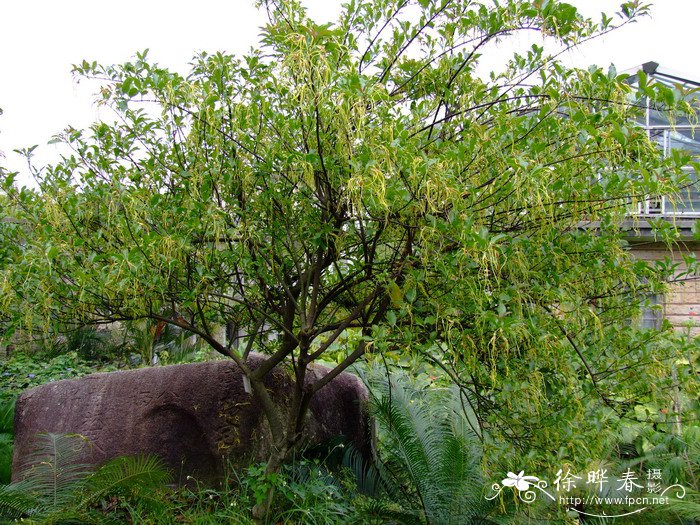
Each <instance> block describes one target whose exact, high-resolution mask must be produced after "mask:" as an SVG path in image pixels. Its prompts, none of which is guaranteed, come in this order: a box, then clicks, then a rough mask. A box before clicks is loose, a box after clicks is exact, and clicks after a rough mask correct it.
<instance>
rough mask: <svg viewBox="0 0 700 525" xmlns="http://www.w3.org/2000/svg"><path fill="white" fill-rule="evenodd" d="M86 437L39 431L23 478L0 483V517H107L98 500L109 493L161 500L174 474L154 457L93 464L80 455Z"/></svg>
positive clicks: (51, 520) (73, 519)
mask: <svg viewBox="0 0 700 525" xmlns="http://www.w3.org/2000/svg"><path fill="white" fill-rule="evenodd" d="M86 445H87V442H86V439H85V438H84V437H82V436H79V435H76V434H68V435H66V434H41V435H39V436H38V438H37V444H36V446H35V449H34V452H33V453H32V454H31V455H30V456H29V457H27V458H26V459H25V461H24V463H23V467H22V470H21V474H20V476H19V477H20V481H17V482H16V483H12V484H10V485H6V486H2V487H0V519H1V518H10V519H12V518H19V517H23V518H25V522H27V523H35V522H40V523H46V524H51V523H105V521H106V519H107V518H106V517H105V515H104V514H102V513H99V512H96V511H95V506H96V503H98V502H99V501H101V500H103V499H107V498H110V497H117V498H123V499H124V500H138V501H139V502H140V503H141V504H142V505H144V504H148V503H149V502H152V503H157V501H158V499H157V498H156V497H155V494H157V490H158V489H161V488H163V486H164V485H165V484H166V483H167V482H168V481H169V480H170V475H169V473H168V472H167V471H166V470H165V469H164V468H163V466H162V463H161V462H160V461H159V460H158V459H156V458H152V457H122V458H116V459H113V460H111V461H109V462H107V463H105V464H104V465H102V466H101V467H100V468H98V469H97V470H94V471H93V470H91V469H90V468H89V467H88V466H87V465H84V464H81V463H80V462H79V461H78V459H79V457H80V455H81V452H82V450H83V447H85V446H86Z"/></svg>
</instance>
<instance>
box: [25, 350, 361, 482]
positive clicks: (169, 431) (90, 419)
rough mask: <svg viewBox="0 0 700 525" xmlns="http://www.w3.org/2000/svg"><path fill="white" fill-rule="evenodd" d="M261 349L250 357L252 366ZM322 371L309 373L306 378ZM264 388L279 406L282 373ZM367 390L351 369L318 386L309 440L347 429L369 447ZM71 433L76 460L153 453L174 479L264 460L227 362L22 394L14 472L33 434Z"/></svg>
mask: <svg viewBox="0 0 700 525" xmlns="http://www.w3.org/2000/svg"><path fill="white" fill-rule="evenodd" d="M261 360H262V357H261V356H256V355H252V356H251V357H250V358H249V363H250V364H251V366H252V367H255V366H256V365H257V363H259V362H260V361H261ZM326 372H327V369H325V368H323V367H314V368H313V369H312V370H310V374H311V376H312V379H313V377H314V376H315V377H320V376H322V375H323V374H324V373H326ZM266 386H267V387H268V390H270V392H271V393H272V395H273V398H274V399H275V401H276V402H278V403H279V404H281V405H282V406H284V403H285V401H286V400H287V398H288V395H289V394H290V393H291V379H290V377H289V375H288V374H287V373H286V372H284V371H282V370H279V369H275V370H273V371H272V373H270V374H268V378H267V380H266ZM366 401H367V391H366V389H365V387H364V385H363V384H362V382H361V381H360V380H359V379H358V378H357V377H355V376H353V375H350V374H341V375H340V376H338V377H337V378H336V379H334V380H333V381H331V382H330V383H329V384H328V385H327V386H326V387H324V388H323V389H322V390H320V391H319V392H318V393H317V394H316V396H315V398H314V399H313V401H312V403H311V407H310V415H309V420H308V422H307V426H306V428H307V430H306V433H305V441H306V442H307V443H308V444H311V445H313V444H319V443H322V442H324V441H325V440H327V439H329V438H331V437H336V436H344V437H345V438H346V439H347V440H349V441H351V442H352V443H353V444H354V445H355V446H356V447H358V448H359V449H360V450H361V451H362V452H363V453H364V454H369V450H370V446H371V445H370V443H371V439H370V433H371V432H370V427H369V421H368V418H367V415H366V410H365V409H366V406H365V405H366ZM42 432H54V433H77V434H81V435H83V436H85V437H87V438H88V439H89V442H90V445H89V446H88V447H86V448H85V452H84V458H82V459H83V461H84V462H86V463H90V464H99V463H101V462H104V461H106V460H108V459H110V458H113V457H117V456H122V455H134V454H140V453H143V454H157V455H158V456H160V457H161V458H163V460H164V461H165V463H166V464H167V465H168V466H169V467H170V468H171V469H172V470H173V473H174V478H175V480H176V481H179V482H184V481H185V479H186V477H187V476H188V475H191V476H194V477H196V478H198V479H202V480H204V481H214V480H216V479H217V478H219V477H220V476H221V475H222V472H223V469H224V465H225V464H226V462H227V461H230V462H231V463H232V464H233V465H234V466H235V465H238V466H242V465H247V464H248V463H249V462H250V461H251V460H264V459H266V454H267V451H268V449H267V446H266V443H268V442H269V441H268V439H267V437H268V434H269V430H268V427H267V422H266V421H265V418H264V416H263V414H262V411H261V409H260V407H259V406H257V403H256V402H255V401H254V399H253V397H252V396H251V395H250V394H247V393H246V392H245V391H244V387H243V378H242V374H241V372H240V369H239V368H238V367H237V366H236V365H235V364H234V363H233V362H232V361H209V362H205V363H196V364H183V365H171V366H163V367H152V368H142V369H138V370H128V371H120V372H110V373H100V374H93V375H90V376H86V377H83V378H80V379H75V380H64V381H56V382H53V383H47V384H45V385H42V386H39V387H37V388H33V389H31V390H28V391H26V392H24V393H23V394H22V395H21V396H20V397H19V399H18V401H17V408H16V413H15V451H14V461H13V475H14V476H15V478H16V477H17V474H18V471H19V467H20V465H21V464H22V458H24V457H26V456H27V454H28V453H30V451H31V450H32V446H33V445H32V444H33V440H34V437H35V436H36V434H38V433H42Z"/></svg>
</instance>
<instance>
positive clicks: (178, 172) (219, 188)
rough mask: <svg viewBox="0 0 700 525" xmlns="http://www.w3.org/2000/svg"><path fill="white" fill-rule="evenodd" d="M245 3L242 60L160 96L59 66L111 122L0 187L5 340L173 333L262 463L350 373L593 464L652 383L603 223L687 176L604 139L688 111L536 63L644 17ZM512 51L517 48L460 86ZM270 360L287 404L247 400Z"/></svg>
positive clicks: (500, 441) (414, 4)
mask: <svg viewBox="0 0 700 525" xmlns="http://www.w3.org/2000/svg"><path fill="white" fill-rule="evenodd" d="M262 7H263V8H266V9H267V11H268V14H269V24H268V25H267V26H266V27H265V28H264V30H263V33H262V37H261V41H260V45H259V47H258V49H257V50H254V51H252V52H250V53H249V54H248V55H246V56H244V57H241V58H239V57H234V56H230V55H226V54H223V53H216V54H206V53H202V54H200V55H198V56H197V57H196V58H195V59H194V62H193V65H192V69H191V71H190V73H189V74H188V75H187V76H186V77H182V76H180V75H179V74H177V73H173V72H171V71H168V70H166V69H163V68H161V67H159V66H158V65H156V64H153V63H151V62H149V60H148V58H147V54H146V53H145V52H144V53H141V54H138V55H137V56H136V59H135V60H134V61H132V62H129V63H126V64H122V65H115V66H102V65H99V64H97V63H95V62H92V63H90V62H83V63H82V64H79V65H77V66H76V67H75V73H76V75H77V76H78V78H81V77H89V78H98V79H100V80H101V81H102V84H101V88H100V93H99V101H100V103H101V104H104V105H106V106H109V107H111V108H113V109H114V111H115V115H116V119H115V120H114V121H111V122H97V123H95V124H94V125H93V126H92V127H91V128H90V129H88V130H77V129H67V130H66V131H65V132H64V133H62V134H61V135H60V136H59V137H57V139H56V140H58V141H60V142H63V143H64V144H66V145H67V146H68V147H69V148H70V149H71V151H72V153H70V154H68V155H65V156H64V157H63V158H62V159H61V160H60V161H59V162H57V163H55V164H53V165H50V166H46V167H44V168H43V169H40V170H39V169H37V170H36V171H35V177H36V179H37V181H38V185H39V189H37V190H27V189H22V190H20V189H18V188H17V187H16V185H15V184H14V180H13V179H14V174H8V173H3V185H2V191H3V193H4V195H3V198H4V199H5V201H6V203H7V206H3V208H2V210H3V211H2V214H3V217H2V222H0V225H1V227H2V236H3V237H2V238H3V243H4V245H5V248H4V249H3V251H2V254H1V255H2V259H0V262H1V263H2V271H3V276H2V279H1V280H0V286H1V287H2V296H1V298H0V309H1V311H2V313H3V316H4V318H6V328H7V330H6V333H7V334H10V333H13V332H16V331H17V330H20V331H24V332H31V331H32V330H37V329H43V330H48V329H49V328H50V327H59V326H60V327H62V329H65V328H66V327H71V326H73V327H75V326H80V325H84V324H88V323H90V324H94V323H112V322H115V321H130V320H138V319H144V318H149V319H153V320H157V321H162V322H167V323H171V324H173V325H177V326H178V327H180V328H182V329H184V330H187V331H189V332H191V333H193V334H196V335H198V336H199V337H200V338H201V339H203V340H204V341H206V342H207V343H208V344H209V345H210V346H211V347H212V348H213V349H214V350H215V351H217V352H219V353H221V354H223V355H225V356H227V357H229V358H231V359H233V360H234V361H235V362H236V363H237V364H238V365H239V366H240V367H241V369H242V370H243V373H244V374H245V375H246V377H247V378H248V380H249V382H250V387H251V392H252V395H254V396H255V397H256V398H257V400H258V402H259V403H260V404H261V406H262V407H263V410H264V413H265V417H266V419H267V422H268V424H269V427H270V431H271V436H272V440H273V443H272V447H271V451H272V452H271V455H270V458H269V462H268V470H270V471H275V470H277V469H278V468H279V466H280V464H281V462H283V461H284V459H285V458H286V457H287V455H288V454H289V452H290V451H291V450H293V449H294V448H295V446H296V445H297V443H298V441H299V439H300V435H301V431H302V429H303V427H304V420H305V416H306V412H307V407H308V404H309V401H310V399H311V398H312V396H314V395H315V394H316V393H317V392H318V391H319V390H320V389H322V388H323V386H324V385H326V384H327V383H328V382H329V381H331V380H332V379H333V378H334V377H335V376H336V375H337V374H339V373H340V372H342V371H344V370H346V369H347V368H348V367H349V366H350V365H352V364H353V363H355V362H356V361H357V360H358V359H360V358H361V357H362V356H364V355H366V354H372V355H376V356H382V357H384V358H387V359H392V358H394V357H397V356H408V357H411V358H417V359H421V360H425V361H427V362H428V363H430V364H431V365H432V366H435V367H437V368H438V369H441V370H442V371H443V372H444V373H446V374H448V375H449V376H450V377H451V378H452V379H453V380H454V381H455V382H456V383H457V384H459V385H460V386H461V387H462V388H463V394H464V401H465V405H467V404H468V405H471V409H472V411H473V413H474V415H475V417H474V427H475V428H474V430H475V432H476V433H477V434H478V435H479V436H480V437H481V438H482V439H483V440H484V442H485V443H486V446H487V447H491V449H490V450H492V451H494V450H498V449H499V448H503V446H504V443H508V444H509V446H511V447H516V449H517V450H518V451H519V453H520V454H521V455H525V456H526V459H527V461H531V462H533V463H535V464H536V463H537V461H545V459H544V458H549V460H550V461H551V460H552V459H553V458H552V451H555V453H556V456H557V459H559V458H568V459H571V457H572V456H573V455H574V454H575V453H580V452H581V450H585V451H586V454H587V455H590V456H591V457H595V454H596V452H598V451H599V450H600V449H602V447H603V446H604V445H605V443H606V439H607V437H609V436H610V434H609V432H614V430H615V425H614V424H613V423H614V421H617V420H619V418H620V417H621V416H623V415H624V414H625V411H626V410H627V409H628V408H629V403H630V400H631V399H633V398H635V396H640V395H648V394H649V391H648V390H649V384H646V383H644V381H645V380H649V381H651V380H653V382H652V383H651V384H653V385H654V386H655V387H657V388H661V387H663V383H662V382H659V380H658V379H659V377H663V374H661V373H660V371H661V370H662V369H663V366H664V359H665V358H666V357H667V355H666V354H664V353H663V349H664V348H668V347H664V346H659V347H658V348H656V350H655V352H656V353H655V354H654V355H653V356H652V354H651V350H652V349H653V345H652V344H651V343H652V342H653V341H651V340H652V339H653V337H652V336H651V335H650V334H648V333H642V332H639V331H637V330H635V329H633V328H632V327H629V326H628V320H629V319H630V317H632V316H633V315H634V314H635V311H638V309H639V299H638V298H639V295H640V294H644V293H648V292H650V291H654V290H657V289H659V288H660V287H662V286H663V279H664V277H665V276H664V274H663V271H660V268H658V267H657V268H655V267H653V266H652V265H650V264H648V263H645V262H642V261H635V260H633V259H632V258H631V257H630V256H629V253H628V252H627V251H626V250H625V241H624V236H623V232H621V230H620V227H619V225H620V222H621V220H622V219H623V218H624V217H625V215H626V213H627V212H628V211H629V206H630V205H631V204H633V203H634V202H635V201H636V200H641V199H644V198H645V197H647V196H649V195H654V194H665V193H672V192H674V191H676V190H677V188H678V187H679V185H682V184H684V183H685V182H687V180H686V179H684V177H687V175H684V173H683V172H682V171H681V170H680V167H681V166H682V165H684V164H686V163H687V161H688V159H687V158H683V157H682V156H675V157H673V158H669V159H665V160H663V159H661V158H659V155H658V153H657V152H656V151H655V148H654V146H653V145H652V144H651V143H650V141H649V140H648V138H647V136H646V134H645V133H644V132H643V131H641V130H639V129H637V128H636V127H635V126H634V125H633V123H632V122H631V119H633V118H634V117H635V115H636V112H637V111H638V106H640V105H641V102H642V100H643V97H649V98H653V99H658V100H664V103H665V104H666V105H667V106H668V107H676V106H678V107H680V109H682V110H688V109H689V107H688V106H687V103H685V102H683V99H682V97H680V96H679V95H678V94H677V93H675V92H674V90H673V89H671V88H667V87H664V86H654V85H650V86H646V85H645V86H644V88H643V89H642V91H641V92H637V93H633V92H632V90H631V89H630V87H629V85H628V84H627V83H626V77H625V76H624V75H618V74H617V73H616V72H615V71H614V70H613V69H611V70H610V71H603V70H601V69H598V68H591V69H589V70H581V69H571V68H567V67H565V66H564V65H563V64H562V63H561V62H560V60H559V56H560V53H561V52H563V51H564V50H566V49H569V48H571V47H573V46H577V45H579V44H582V43H584V42H585V41H586V40H588V39H590V38H594V37H595V36H598V35H600V34H603V33H606V32H608V31H610V30H612V29H614V28H615V27H617V26H620V25H624V24H627V23H630V22H631V21H634V19H635V18H636V17H638V16H641V15H644V14H646V12H647V8H646V7H645V6H643V5H641V4H640V3H639V2H626V3H625V4H623V5H622V6H621V10H620V13H618V15H617V16H616V17H608V16H605V15H604V16H602V19H601V21H600V22H594V21H592V20H589V19H585V18H583V17H582V16H581V15H580V14H579V13H578V12H577V11H576V9H575V8H574V7H572V6H571V5H568V4H566V3H562V2H556V1H548V0H544V1H543V0H537V1H533V2H527V1H520V0H518V1H515V0H511V1H500V2H495V1H494V2H489V1H470V0H461V1H456V0H441V1H439V2H432V1H424V0H419V1H410V0H375V1H372V2H358V1H350V2H349V3H348V4H346V6H345V8H344V11H343V13H342V15H341V16H340V19H339V20H338V22H337V23H335V24H326V25H319V24H317V23H315V22H313V21H312V20H310V19H309V18H308V17H307V16H306V14H305V11H304V9H303V8H302V7H301V5H300V4H299V3H298V2H295V1H285V2H279V3H277V2H273V1H270V2H267V3H265V4H264V5H263V6H262ZM517 33H529V34H533V35H536V36H537V39H536V40H537V41H538V44H533V45H532V46H531V47H528V48H527V49H523V50H521V51H519V52H518V53H516V54H514V55H513V56H512V58H510V59H509V60H507V61H506V62H505V63H504V67H503V68H502V70H501V71H499V72H492V73H490V74H482V75H480V74H477V67H481V68H482V69H483V68H484V67H486V68H488V67H489V62H488V57H489V53H490V52H493V51H494V47H493V46H492V44H493V43H494V42H498V41H501V40H504V39H507V38H508V37H510V36H512V35H515V34H517ZM664 231H665V232H666V235H667V236H669V237H670V236H671V232H670V231H669V230H668V229H666V230H664ZM8 246H9V247H8ZM661 270H663V268H661ZM220 326H229V328H231V329H230V330H229V337H223V336H222V332H221V330H219V329H218V328H217V327H220ZM621 327H625V329H621ZM234 333H235V334H237V336H233V335H234ZM341 342H342V343H343V344H342V345H340V350H338V347H339V344H338V343H341ZM329 349H333V356H332V357H333V360H334V363H333V367H332V369H331V370H330V371H329V372H328V373H326V374H325V375H322V376H318V375H310V374H308V371H309V367H310V366H311V365H312V364H313V363H315V362H317V361H321V360H324V359H326V360H327V356H328V355H329ZM251 350H256V351H261V352H264V353H265V354H266V355H267V358H266V359H265V361H264V362H263V363H262V364H261V365H260V366H258V367H257V368H251V367H249V366H248V364H247V362H246V357H247V355H248V354H249V352H250V351H251ZM669 352H670V350H669ZM280 364H285V365H287V366H289V367H290V369H291V370H292V371H293V374H294V377H295V382H296V385H295V388H294V390H293V392H292V393H291V394H290V399H289V406H287V407H280V406H278V405H276V404H275V403H274V402H273V400H272V399H271V398H270V395H269V394H268V392H267V390H266V389H265V387H264V385H263V380H264V379H265V377H266V375H267V374H269V373H270V371H271V370H272V369H273V367H275V366H276V365H280ZM533 422H535V423H533ZM572 428H575V429H576V430H575V431H574V430H571V429H572ZM593 438H594V439H593ZM579 447H584V448H583V449H580V448H579ZM528 454H529V455H528ZM580 459H581V460H584V459H585V458H580Z"/></svg>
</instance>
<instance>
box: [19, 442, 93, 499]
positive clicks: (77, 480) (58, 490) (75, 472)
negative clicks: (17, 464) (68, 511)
mask: <svg viewBox="0 0 700 525" xmlns="http://www.w3.org/2000/svg"><path fill="white" fill-rule="evenodd" d="M85 446H87V439H86V438H85V437H84V436H80V435H78V434H51V433H48V434H39V435H37V437H36V440H35V443H34V449H33V452H32V453H31V454H29V455H28V456H27V457H26V458H25V459H24V461H23V462H22V467H21V468H20V474H19V478H20V480H21V483H20V484H15V487H16V490H19V489H20V488H21V490H22V491H24V492H25V493H26V494H31V495H33V496H34V497H36V498H38V499H39V500H40V501H41V504H42V506H43V507H44V508H46V509H47V510H49V511H50V510H53V509H58V508H61V507H65V506H66V505H67V504H68V503H69V502H70V501H71V500H72V499H73V498H74V496H75V494H76V491H77V489H78V488H79V487H80V484H81V483H82V482H83V480H84V479H85V478H86V477H87V475H88V474H89V473H90V467H89V466H88V465H85V464H83V463H79V459H80V458H81V457H82V453H83V450H84V448H85Z"/></svg>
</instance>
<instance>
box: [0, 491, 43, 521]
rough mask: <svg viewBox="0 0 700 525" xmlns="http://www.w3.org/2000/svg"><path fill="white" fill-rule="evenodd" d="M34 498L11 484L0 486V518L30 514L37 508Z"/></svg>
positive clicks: (37, 503) (37, 504) (13, 517)
mask: <svg viewBox="0 0 700 525" xmlns="http://www.w3.org/2000/svg"><path fill="white" fill-rule="evenodd" d="M38 506H39V502H38V501H37V499H36V498H33V497H32V496H31V495H29V494H27V493H25V492H24V491H23V490H17V489H16V488H15V487H13V486H12V485H8V486H0V518H2V519H15V518H21V517H23V516H30V515H31V514H33V513H34V512H35V510H36V509H37V508H38Z"/></svg>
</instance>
